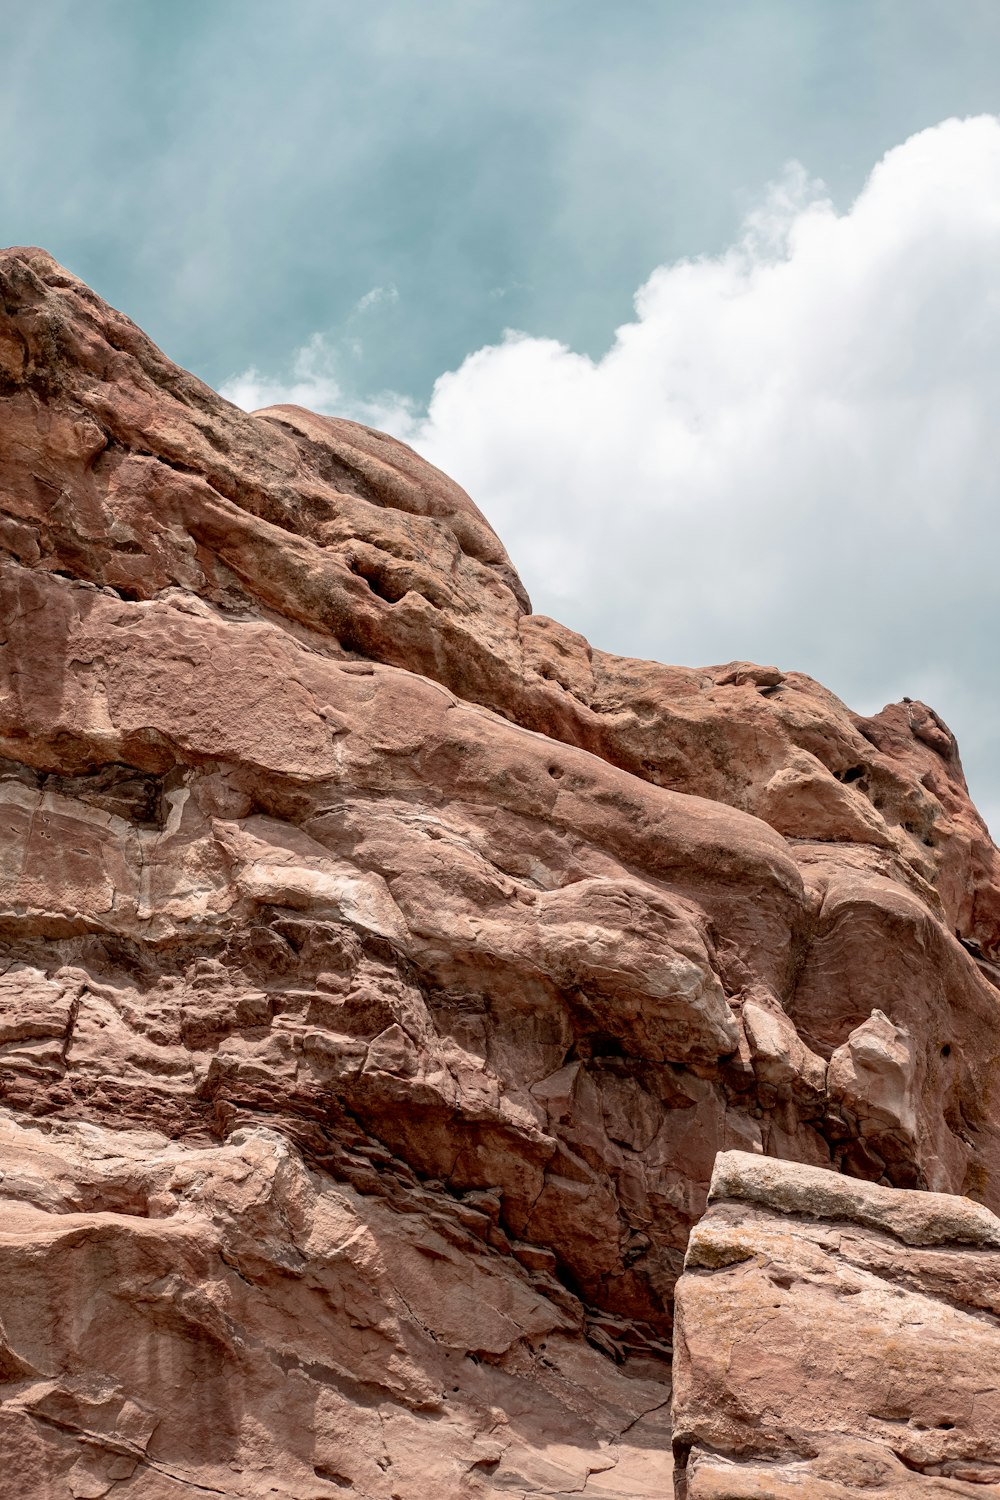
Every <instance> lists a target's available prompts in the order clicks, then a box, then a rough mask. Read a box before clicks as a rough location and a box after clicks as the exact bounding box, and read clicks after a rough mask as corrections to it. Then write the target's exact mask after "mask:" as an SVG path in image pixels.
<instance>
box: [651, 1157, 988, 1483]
mask: <svg viewBox="0 0 1000 1500" xmlns="http://www.w3.org/2000/svg"><path fill="white" fill-rule="evenodd" d="M676 1300H677V1315H678V1316H677V1330H676V1349H675V1359H674V1374H675V1382H676V1383H675V1390H674V1423H675V1427H674V1451H675V1453H676V1454H677V1457H678V1472H677V1475H676V1481H677V1493H678V1495H679V1496H682V1497H687V1500H765V1497H773V1500H786V1497H787V1500H796V1497H815V1500H861V1497H864V1496H871V1495H872V1494H873V1493H874V1494H875V1495H876V1496H878V1497H880V1500H896V1497H902V1496H908V1495H912V1496H914V1497H915V1500H916V1497H920V1496H926V1497H927V1500H939V1497H940V1500H945V1497H946V1496H950V1495H954V1496H967V1497H969V1500H972V1497H974V1496H986V1495H997V1494H1000V1321H998V1320H1000V1219H997V1218H995V1217H994V1215H993V1214H991V1213H989V1212H988V1211H987V1210H986V1209H984V1208H982V1207H981V1206H980V1205H979V1204H977V1203H973V1202H970V1201H969V1200H968V1199H966V1198H960V1197H950V1196H947V1195H945V1194H941V1193H916V1192H912V1191H905V1190H904V1191H900V1190H899V1189H893V1188H887V1187H884V1186H882V1185H880V1184H876V1183H868V1182H865V1183H861V1182H857V1181H853V1182H852V1181H850V1180H849V1179H847V1178H844V1177H838V1176H835V1175H834V1174H833V1173H831V1172H825V1171H821V1170H819V1169H817V1168H815V1167H804V1166H801V1165H800V1164H799V1163H796V1162H784V1161H782V1162H779V1161H772V1160H768V1159H766V1158H764V1157H760V1156H751V1155H747V1154H744V1153H741V1152H736V1151H733V1152H726V1153H724V1154H722V1155H720V1156H719V1158H718V1159H717V1162H716V1166H715V1173H714V1176H713V1179H712V1188H711V1201H710V1207H709V1209H708V1212H707V1213H706V1215H705V1217H704V1218H703V1219H702V1220H701V1222H700V1224H699V1225H698V1226H697V1228H696V1229H695V1230H694V1233H693V1234H692V1236H691V1241H690V1243H689V1246H688V1252H687V1262H686V1270H685V1274H684V1275H683V1277H682V1278H681V1280H680V1282H679V1283H678V1286H677V1293H676Z"/></svg>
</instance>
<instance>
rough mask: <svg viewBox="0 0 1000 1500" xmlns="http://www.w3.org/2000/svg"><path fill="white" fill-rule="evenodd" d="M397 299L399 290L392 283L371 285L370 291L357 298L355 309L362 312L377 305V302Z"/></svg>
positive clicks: (395, 300)
mask: <svg viewBox="0 0 1000 1500" xmlns="http://www.w3.org/2000/svg"><path fill="white" fill-rule="evenodd" d="M398 301H399V291H398V288H396V287H395V286H393V285H392V283H390V284H389V285H388V286H373V287H372V289H371V291H369V292H365V294H364V296H363V297H361V298H360V299H359V301H358V305H357V307H356V309H355V311H356V312H359V313H363V312H367V311H368V309H369V308H371V307H378V305H379V303H385V302H390V303H391V302H398Z"/></svg>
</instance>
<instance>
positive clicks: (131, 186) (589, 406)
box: [0, 0, 1000, 828]
mask: <svg viewBox="0 0 1000 1500" xmlns="http://www.w3.org/2000/svg"><path fill="white" fill-rule="evenodd" d="M0 19H2V20H3V21H4V43H3V47H2V50H0V138H2V139H3V141H4V143H5V150H4V153H3V161H2V165H0V240H2V241H3V242H5V243H8V244H11V243H36V244H42V245H44V246H45V247H46V248H47V249H48V250H50V251H51V252H52V253H53V254H54V255H56V256H57V257H58V258H59V259H60V260H62V261H63V262H64V263H65V264H67V265H68V266H69V267H70V268H71V269H72V270H73V271H74V272H76V273H77V274H78V275H80V276H82V277H84V278H85V279H86V280H87V281H88V282H90V284H91V285H93V286H94V287H95V288H96V289H97V290H98V291H99V292H100V293H101V294H102V295H103V296H105V297H106V298H108V300H109V301H111V302H113V303H115V304H116V305H118V306H120V307H122V308H123V309H124V310H125V311H127V312H128V313H129V314H130V316H132V317H133V318H134V319H135V320H136V321H137V322H138V323H140V324H141V325H142V326H143V327H144V328H145V329H146V330H147V331H148V332H149V333H150V334H151V335H152V336H153V337H154V338H155V339H156V340H157V342H158V343H160V344H161V345H162V346H163V348H164V349H165V350H166V351H167V353H168V354H170V355H171V356H172V357H173V358H174V359H176V360H178V361H179V362H180V363H181V364H184V365H186V366H188V367H189V368H191V369H193V370H195V371H196V372H197V373H198V374H200V375H201V376H203V377H204V378H205V379H206V380H208V381H210V382H211V383H212V384H214V385H217V386H225V387H226V389H227V390H228V391H229V392H230V393H231V394H232V395H233V396H234V397H236V398H237V399H241V400H244V401H247V402H248V403H252V402H253V401H255V400H258V399H260V400H264V399H272V398H274V397H276V396H281V395H283V394H287V393H288V392H290V391H292V392H294V393H296V394H297V395H298V396H299V398H300V399H307V400H311V401H312V402H313V403H314V404H316V405H317V406H320V407H323V408H325V409H331V410H340V411H342V412H344V413H346V414H354V415H358V414H361V415H372V414H374V415H375V416H376V417H380V419H382V420H384V421H385V422H387V423H388V424H389V425H391V426H393V427H394V429H395V430H397V431H399V432H402V433H404V434H405V435H407V436H408V438H409V440H410V441H413V442H414V443H415V444H416V446H418V447H420V448H422V449H423V450H424V451H426V452H427V453H428V454H429V456H432V457H433V458H434V460H435V462H438V463H440V464H442V466H443V467H445V468H448V469H449V470H450V471H451V472H453V473H454V474H455V477H456V478H458V479H459V480H460V481H461V482H462V483H464V484H466V485H467V487H469V488H470V490H471V491H472V492H473V494H474V497H475V498H476V499H477V501H478V502H479V503H480V504H481V505H482V506H483V508H484V509H485V510H486V512H487V515H488V516H489V518H490V519H491V520H492V521H493V523H494V525H495V526H496V527H497V529H498V531H499V532H500V533H501V535H502V536H503V539H504V541H505V542H506V544H507V546H508V548H509V550H510V552H511V554H512V555H513V557H514V560H515V562H516V563H517V564H518V566H519V568H520V570H521V572H522V574H523V576H524V577H525V580H526V582H527V583H528V586H529V589H530V590H531V592H532V595H533V598H534V602H535V606H536V608H538V609H540V610H543V611H545V612H548V613H553V614H556V615H558V616H560V617H561V618H563V619H564V620H566V622H567V623H568V624H570V625H573V626H574V627H576V628H577V629H580V630H583V631H584V632H586V633H587V634H589V635H590V636H591V637H592V638H593V639H594V640H595V642H596V643H597V644H599V645H602V646H605V647H608V648H611V649H615V650H619V651H625V652H628V653H630V654H637V655H640V654H641V655H650V656H656V657H659V658H661V659H664V660H679V661H686V662H690V663H703V662H709V661H719V660H725V659H727V658H730V657H739V656H750V657H756V658H757V659H761V658H765V659H767V660H776V661H777V662H778V663H779V664H780V665H782V666H785V667H798V668H801V669H803V670H806V671H809V672H812V673H813V674H814V675H816V676H819V677H820V678H822V679H823V680H824V681H825V682H826V683H827V685H828V686H830V687H832V688H833V689H834V690H835V691H836V692H838V693H840V694H841V696H843V697H844V698H846V699H847V700H848V701H849V702H851V703H852V704H853V706H856V707H858V708H861V709H863V710H870V709H871V708H873V707H878V706H880V705H881V703H883V702H885V701H888V700H891V699H897V698H899V697H900V696H902V695H903V694H904V693H908V694H911V695H913V696H925V697H927V698H928V699H929V700H930V701H931V702H932V703H933V704H934V705H935V707H937V708H938V709H939V710H940V711H941V712H942V713H943V714H944V715H945V717H946V718H948V719H949V720H950V722H951V723H952V727H953V728H954V729H955V730H956V731H957V733H958V734H959V737H960V741H961V744H962V749H963V754H964V758H965V761H966V766H967V769H968V771H969V774H970V780H971V782H972V785H973V791H974V793H975V794H976V795H977V797H978V799H979V801H980V803H981V805H982V806H983V807H984V810H986V811H987V813H988V814H989V816H990V818H991V821H992V824H993V826H994V828H997V827H1000V764H998V754H997V751H998V738H1000V703H998V696H1000V695H998V687H1000V683H998V674H997V668H996V664H995V646H994V642H995V641H996V640H997V638H998V634H1000V602H998V598H997V590H996V585H995V578H996V571H997V569H996V559H997V555H998V546H1000V506H998V504H997V498H998V497H997V483H998V481H997V475H998V473H1000V463H998V460H1000V435H995V434H994V431H993V428H994V427H995V428H997V429H998V434H1000V422H997V420H996V409H997V402H998V399H1000V126H997V125H996V124H995V123H993V122H992V121H990V120H971V121H968V117H974V116H984V115H985V116H989V115H996V114H1000V4H997V3H996V0H947V3H945V0H659V3H653V0H618V3H616V4H613V5H612V4H609V3H607V0H385V3H380V0H364V3H361V0H350V3H347V0H287V3H283V4H280V5H279V4H278V3H277V0H268V3H260V0H170V3H169V4H162V5H156V4H153V3H147V4H142V3H137V0H88V3H87V4H83V3H81V0H71V3H70V0H67V3H60V0H33V3H32V5H31V6H30V7H29V6H24V5H22V4H21V3H20V0H0ZM953 117H957V118H958V119H965V120H966V121H967V123H965V124H953V125H948V126H942V128H940V129H934V128H933V127H938V126H941V122H943V121H947V120H949V119H951V118H953ZM921 132H925V133H924V134H921ZM886 153H890V154H889V155H888V157H887V158H886V160H885V161H884V162H883V164H882V166H879V165H878V164H879V163H880V162H882V160H883V158H885V157H886ZM793 162H797V163H800V164H801V166H800V167H799V168H794V167H793V168H791V169H790V168H789V163H793ZM876 169H877V170H876ZM873 171H874V176H873V175H872V174H873ZM775 184H777V185H778V186H775ZM866 184H867V186H866ZM859 195H860V197H859ZM640 289H641V291H640ZM637 294H638V301H637V300H636V298H637ZM508 329H514V330H519V331H520V332H521V333H522V334H523V335H525V336H526V337H522V338H521V339H519V340H512V339H510V338H509V337H508V338H507V339H506V341H505V330H508ZM616 330H619V332H618V333H617V334H616ZM448 372H452V373H450V374H449V373H448Z"/></svg>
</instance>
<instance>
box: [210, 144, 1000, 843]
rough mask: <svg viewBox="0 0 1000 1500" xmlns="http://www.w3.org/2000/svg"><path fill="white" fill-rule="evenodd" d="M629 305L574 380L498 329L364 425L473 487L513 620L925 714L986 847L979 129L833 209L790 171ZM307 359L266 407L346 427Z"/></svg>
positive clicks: (998, 457) (999, 797) (991, 159)
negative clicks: (761, 664) (943, 738)
mask: <svg viewBox="0 0 1000 1500" xmlns="http://www.w3.org/2000/svg"><path fill="white" fill-rule="evenodd" d="M585 254H586V247H585V246H582V247H581V259H582V260H583V259H585ZM581 274H582V272H581ZM635 309H636V315H635V319H634V321H632V322H630V323H628V324H626V325H625V326H624V327H622V328H620V329H619V330H618V331H617V333H616V335H615V339H614V342H613V344H612V346H611V348H610V349H609V350H608V352H607V353H606V354H605V355H604V356H603V357H602V358H601V359H598V360H593V359H590V358H588V357H586V356H583V355H580V354H577V353H574V352H573V351H572V350H570V349H568V348H566V347H565V346H563V345H561V344H558V343H556V342H554V341H552V340H548V339H541V338H532V337H528V336H525V335H523V334H517V333H510V334H508V335H507V336H506V338H505V340H504V341H503V343H501V344H499V345H497V346H493V347H489V348H485V349H480V350H479V351H478V352H477V353H475V354H472V355H470V356H469V357H468V358H467V359H466V360H465V362H464V363H463V364H462V365H461V366H460V368H459V369H457V370H455V371H453V372H451V373H449V374H446V375H442V376H441V378H440V379H439V380H438V382H437V384H436V386H435V389H434V393H433V397H432V399H431V402H430V406H429V409H428V411H427V413H426V415H425V416H423V417H422V418H416V417H415V416H414V414H413V412H412V409H411V408H410V407H409V406H408V405H407V404H406V403H405V402H395V403H394V402H393V401H391V400H387V399H386V398H381V399H380V401H379V402H376V403H367V404H366V405H365V408H364V409H365V410H367V411H368V412H369V413H370V412H371V411H372V410H374V408H375V407H377V408H378V409H379V412H380V414H381V420H382V421H383V423H384V424H385V425H388V426H389V428H390V430H394V431H396V432H397V433H399V435H400V436H403V437H405V438H406V439H407V441H409V442H411V443H413V444H414V446H416V447H417V448H418V449H419V450H420V451H421V452H423V453H425V454H426V455H427V457H428V458H429V459H431V461H432V462H434V463H435V464H437V465H439V466H440V467H441V468H443V469H445V470H446V471H447V472H448V473H450V474H452V475H453V476H454V477H455V478H456V479H457V480H458V481H459V482H460V483H462V484H463V485H464V486H465V487H466V488H467V489H468V490H469V491H470V492H471V493H472V495H473V496H474V498H475V499H476V501H477V503H478V504H479V505H480V506H481V507H482V509H483V510H484V511H485V513H486V515H487V516H488V517H489V519H490V520H491V521H492V523H493V524H494V526H495V527H496V529H497V531H498V532H499V533H500V535H501V536H502V537H503V539H504V541H505V543H506V545H507V547H508V549H509V551H510V552H511V554H512V556H513V558H514V560H515V562H516V563H517V564H518V566H519V568H520V570H521V572H522V575H523V576H524V578H525V581H526V583H527V584H528V587H529V589H530V590H531V592H532V595H533V598H534V602H535V607H536V608H537V609H540V610H544V611H545V612H547V613H552V614H555V615H558V616H559V617H560V618H562V619H563V620H565V621H566V623H567V624H570V625H572V626H574V627H576V628H577V629H580V630H583V631H584V632H585V633H587V634H588V635H589V636H590V637H591V639H592V640H594V641H595V643H596V644H598V645H601V646H604V647H607V648H610V649H615V650H619V651H626V652H628V653H629V654H634V655H651V656H656V657H659V658H660V659H663V660H670V661H687V662H691V663H702V662H714V661H723V660H726V659H728V658H731V657H754V658H756V659H758V660H765V661H776V662H777V663H778V664H779V665H782V666H785V667H797V668H799V669H802V670H805V671H809V672H811V673H813V674H814V675H815V676H817V677H819V678H820V679H821V680H823V681H825V682H826V683H827V685H828V686H830V687H832V688H833V689H834V690H835V691H837V692H839V693H840V694H841V695H842V696H844V697H845V698H847V699H848V701H850V702H852V703H853V705H854V706H856V707H859V708H861V709H871V708H874V707H879V706H881V704H882V703H883V702H885V701H887V700H890V699H896V698H899V697H901V696H902V695H903V694H904V693H908V694H911V695H912V696H915V697H917V696H919V697H925V698H927V699H928V701H930V702H931V703H933V704H934V705H935V707H937V708H938V709H939V711H940V712H942V713H943V714H944V715H945V717H947V718H950V719H951V721H952V724H953V727H954V728H955V729H956V730H957V732H958V733H959V736H960V739H961V741H962V745H963V751H964V754H965V759H966V764H967V767H968V768H969V769H970V772H971V773H972V780H973V791H974V792H975V793H977V795H978V796H979V798H980V800H981V802H982V803H983V805H984V807H985V810H986V811H987V814H988V815H992V821H993V824H994V826H995V827H997V826H1000V767H998V768H997V770H994V769H993V767H992V761H993V760H994V759H998V757H997V755H996V746H997V736H998V734H1000V703H998V674H997V669H996V665H995V658H994V653H995V647H994V642H995V641H996V640H997V639H998V637H1000V596H998V590H997V583H996V578H997V558H998V555H1000V121H997V120H996V119H994V118H992V117H988V118H987V117H983V118H977V119H971V120H963V121H958V120H949V121H946V122H945V123H943V124H942V125H939V126H937V127H935V128H934V129H932V130H927V131H923V132H922V133H921V134H919V135H916V136H913V137H911V138H910V139H909V140H908V141H906V142H905V143H904V144H903V145H901V146H899V147H897V148H896V149H895V150H893V151H890V152H889V153H888V155H887V156H886V157H885V158H884V159H883V160H882V161H881V162H880V163H879V164H878V166H876V168H875V169H874V171H873V172H872V174H871V177H870V178H869V180H868V182H867V184H866V186H865V188H864V190H863V191H862V193H861V194H860V196H859V197H858V199H857V200H856V202H855V203H854V204H853V205H852V206H851V207H850V208H849V209H848V210H847V211H846V212H842V213H841V212H838V211H837V210H836V209H835V208H834V206H833V205H832V204H831V203H830V202H829V201H828V200H827V199H826V198H824V197H823V196H822V193H821V191H820V189H819V188H818V185H810V184H809V183H808V181H807V179H806V176H805V173H804V172H803V171H802V170H801V169H799V168H796V169H794V170H792V171H791V172H790V173H789V175H788V177H787V178H786V180H785V181H784V182H783V183H782V184H780V185H779V186H778V188H776V189H775V190H773V191H772V192H771V194H770V195H769V196H768V198H767V199H766V201H765V202H764V203H763V204H762V205H761V207H760V208H759V209H758V210H757V211H756V212H755V213H754V214H753V215H752V216H751V218H750V219H749V220H748V221H747V224H746V228H745V233H744V235H743V237H742V238H741V240H740V242H739V243H738V244H736V245H734V246H733V247H732V248H731V249H730V250H729V251H728V252H727V253H726V254H724V255H722V256H720V257H716V258H711V259H703V260H696V261H685V262H680V263H677V264H673V265H667V266H661V267H660V268H659V269H657V270H656V271H654V272H653V274H652V276H651V277H650V278H649V280H648V281H647V282H646V284H645V285H644V286H643V287H642V288H641V289H640V290H639V292H638V294H637V296H636V299H635ZM310 351H312V353H310ZM318 352H319V353H321V352H322V351H317V350H316V349H315V348H314V346H313V345H310V346H307V349H306V350H304V351H302V352H301V354H300V356H299V360H300V361H303V363H302V364H301V366H300V367H297V369H296V371H295V380H294V382H293V383H292V386H291V387H290V389H291V390H294V391H295V392H296V394H294V395H292V394H289V393H288V389H289V388H286V394H285V396H284V399H293V400H296V401H299V402H301V403H302V404H305V405H312V406H315V407H318V408H319V409H323V410H338V411H340V412H342V413H343V414H345V415H358V413H359V408H358V407H357V406H356V405H355V406H353V407H352V403H351V402H349V401H347V400H345V399H344V393H343V392H342V391H341V390H340V389H339V388H337V387H336V384H335V383H334V384H333V386H332V387H331V386H330V385H329V384H328V382H329V375H324V373H323V371H324V366H323V361H322V359H321V358H319V359H317V358H315V357H314V356H315V355H316V354H317V353H318ZM262 390H267V391H268V396H267V399H268V400H274V399H275V395H274V392H273V388H270V387H268V385H267V382H265V381H262V380H261V378H260V377H259V376H258V375H257V374H256V372H248V374H247V376H245V377H242V378H241V381H239V382H236V383H234V384H233V385H231V386H230V388H229V391H228V394H230V396H231V398H233V399H236V400H239V401H240V404H245V405H253V404H254V403H255V400H256V396H257V395H258V394H259V392H260V391H262ZM244 396H248V397H250V396H252V397H253V399H247V400H244V399H243V397H244ZM362 420H366V421H371V420H373V419H372V417H371V415H368V416H364V417H362Z"/></svg>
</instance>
